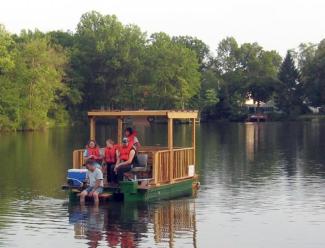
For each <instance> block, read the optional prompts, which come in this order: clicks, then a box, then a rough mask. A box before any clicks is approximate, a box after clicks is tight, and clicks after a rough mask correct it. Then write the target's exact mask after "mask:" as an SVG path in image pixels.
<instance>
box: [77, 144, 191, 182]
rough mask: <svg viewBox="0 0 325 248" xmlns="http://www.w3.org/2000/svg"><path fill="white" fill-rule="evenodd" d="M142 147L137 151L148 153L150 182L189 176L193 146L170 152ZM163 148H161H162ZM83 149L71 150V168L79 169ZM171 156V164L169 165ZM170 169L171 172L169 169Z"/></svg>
mask: <svg viewBox="0 0 325 248" xmlns="http://www.w3.org/2000/svg"><path fill="white" fill-rule="evenodd" d="M160 149H161V150H159V148H157V147H142V148H141V150H140V151H139V153H146V154H148V155H149V156H148V165H149V175H150V176H152V182H151V183H152V184H153V185H160V184H164V183H168V182H173V181H177V180H180V179H185V178H187V177H189V171H188V170H189V165H194V164H195V155H194V153H195V150H194V148H177V149H174V150H173V151H172V152H171V151H169V150H166V148H160ZM162 149H163V150H162ZM83 152H84V150H82V149H79V150H75V151H73V168H74V169H79V168H81V167H82V165H83V164H84V157H83ZM171 155H172V156H173V157H172V161H173V164H172V166H171V165H170V161H171V158H170V156H171ZM171 169H172V173H170V170H171Z"/></svg>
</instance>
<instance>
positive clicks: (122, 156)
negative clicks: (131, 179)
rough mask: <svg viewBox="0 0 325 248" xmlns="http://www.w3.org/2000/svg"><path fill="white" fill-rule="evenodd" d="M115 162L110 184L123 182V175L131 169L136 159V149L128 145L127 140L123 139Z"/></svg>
mask: <svg viewBox="0 0 325 248" xmlns="http://www.w3.org/2000/svg"><path fill="white" fill-rule="evenodd" d="M117 155H118V156H117V161H116V164H115V166H112V169H111V170H112V174H111V176H112V182H113V183H118V182H120V181H123V177H124V173H126V172H128V171H130V170H131V169H132V168H133V163H134V162H135V159H136V148H135V146H134V145H131V144H129V140H128V138H126V137H125V138H123V140H122V146H121V147H120V149H119V150H118V153H117Z"/></svg>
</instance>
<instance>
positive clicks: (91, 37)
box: [71, 11, 146, 110]
mask: <svg viewBox="0 0 325 248" xmlns="http://www.w3.org/2000/svg"><path fill="white" fill-rule="evenodd" d="M145 42H146V36H145V34H144V33H142V32H141V30H140V29H139V28H138V27H137V26H134V25H128V26H123V24H122V23H121V22H119V21H118V20H117V18H116V16H109V15H106V16H103V15H101V14H100V13H98V12H94V11H93V12H88V13H86V14H84V15H82V17H81V20H80V22H79V24H78V27H77V32H76V34H75V45H74V48H73V53H72V59H71V63H72V69H73V73H72V78H74V82H73V84H74V87H76V88H78V89H79V91H80V92H81V94H82V96H83V102H82V105H81V109H83V110H88V109H91V108H101V107H109V108H135V107H136V106H134V105H133V104H137V101H136V96H137V94H138V92H137V89H139V87H138V84H139V78H140V76H139V75H140V73H141V72H142V68H143V65H142V63H143V59H142V57H143V53H144V49H145Z"/></svg>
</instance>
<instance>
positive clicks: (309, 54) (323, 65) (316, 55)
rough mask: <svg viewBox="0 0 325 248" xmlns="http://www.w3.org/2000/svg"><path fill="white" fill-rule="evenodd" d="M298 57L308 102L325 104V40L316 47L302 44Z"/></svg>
mask: <svg viewBox="0 0 325 248" xmlns="http://www.w3.org/2000/svg"><path fill="white" fill-rule="evenodd" d="M298 58H299V65H300V68H301V69H300V70H301V75H302V76H301V77H302V81H303V85H304V87H303V88H304V92H305V95H306V99H307V102H308V104H310V105H312V106H323V105H325V40H322V41H321V42H320V43H319V44H318V46H317V47H316V46H315V45H314V44H307V45H306V44H302V45H301V46H300V52H299V56H298Z"/></svg>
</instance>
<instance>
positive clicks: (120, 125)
mask: <svg viewBox="0 0 325 248" xmlns="http://www.w3.org/2000/svg"><path fill="white" fill-rule="evenodd" d="M122 129H123V120H122V118H121V117H119V118H117V143H118V144H122V135H123V134H122V132H123V130H122Z"/></svg>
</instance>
